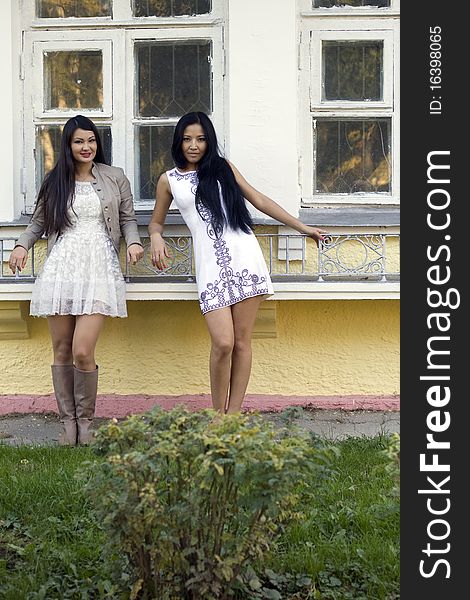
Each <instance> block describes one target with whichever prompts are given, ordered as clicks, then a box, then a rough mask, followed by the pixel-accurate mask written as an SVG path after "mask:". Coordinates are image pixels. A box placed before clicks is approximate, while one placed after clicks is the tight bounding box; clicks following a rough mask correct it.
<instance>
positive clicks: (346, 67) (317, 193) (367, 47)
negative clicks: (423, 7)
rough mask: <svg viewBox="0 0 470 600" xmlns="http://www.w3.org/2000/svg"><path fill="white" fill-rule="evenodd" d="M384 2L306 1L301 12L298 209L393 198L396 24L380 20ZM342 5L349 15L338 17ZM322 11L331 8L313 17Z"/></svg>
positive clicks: (391, 19)
mask: <svg viewBox="0 0 470 600" xmlns="http://www.w3.org/2000/svg"><path fill="white" fill-rule="evenodd" d="M392 4H394V3H393V2H392V3H391V2H378V1H377V0H376V1H375V2H360V1H358V2H338V1H337V2H333V1H332V2H318V1H316V0H314V1H313V4H311V5H310V6H311V8H309V10H308V11H305V12H303V13H302V17H303V19H302V31H301V56H300V67H301V74H302V76H301V94H300V96H301V114H302V124H303V125H302V132H303V133H302V156H301V159H300V167H301V186H302V201H303V205H304V206H312V205H314V204H318V203H322V204H324V203H333V204H335V203H356V204H357V203H361V204H397V203H398V201H399V191H398V184H399V178H398V156H397V155H398V150H397V149H398V109H397V107H398V78H397V68H396V65H397V64H398V20H397V19H396V16H397V15H396V12H392V11H390V15H389V16H388V17H384V14H385V13H384V9H385V8H390V9H396V7H395V6H392ZM345 6H349V7H351V9H350V10H348V13H351V12H352V14H353V15H355V17H357V18H354V19H352V18H344V12H343V11H344V8H340V7H345ZM365 6H367V7H369V8H367V9H365V8H364V7H365ZM325 7H326V8H328V9H329V11H330V9H331V11H334V9H335V7H338V10H336V11H334V12H331V17H325V16H324V15H325V14H327V13H326V11H324V12H323V13H322V15H323V17H322V18H321V19H318V18H315V16H316V14H317V12H318V11H317V9H319V8H325ZM356 7H357V13H355V12H354V10H355V9H356ZM374 8H375V10H374ZM379 9H380V10H379ZM364 10H368V11H369V12H368V13H367V18H364V17H362V16H361V15H363V14H364ZM329 11H328V13H329Z"/></svg>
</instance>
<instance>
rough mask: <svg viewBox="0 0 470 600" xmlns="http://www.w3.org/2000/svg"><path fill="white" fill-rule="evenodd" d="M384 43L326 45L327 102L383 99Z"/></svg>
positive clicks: (335, 42) (329, 43) (325, 85)
mask: <svg viewBox="0 0 470 600" xmlns="http://www.w3.org/2000/svg"><path fill="white" fill-rule="evenodd" d="M382 65H383V42H381V41H371V42H368V41H367V42H363V41H360V42H356V41H354V42H345V41H341V42H337V41H331V42H330V41H324V42H323V100H382V97H383V94H382V70H383V69H382Z"/></svg>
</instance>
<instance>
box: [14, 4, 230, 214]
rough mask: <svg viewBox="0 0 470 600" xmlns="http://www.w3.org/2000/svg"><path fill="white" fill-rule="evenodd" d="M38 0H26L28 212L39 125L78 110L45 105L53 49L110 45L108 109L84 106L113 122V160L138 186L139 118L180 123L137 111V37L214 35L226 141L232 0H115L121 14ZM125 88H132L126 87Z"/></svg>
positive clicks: (218, 108)
mask: <svg viewBox="0 0 470 600" xmlns="http://www.w3.org/2000/svg"><path fill="white" fill-rule="evenodd" d="M34 4H35V0H24V7H23V12H22V17H23V19H22V24H23V30H24V35H23V53H22V79H23V84H24V85H23V98H24V100H23V103H24V119H23V161H24V162H23V165H22V168H21V189H22V192H23V196H24V198H25V200H24V207H25V211H26V213H31V212H32V210H33V208H34V204H35V202H36V195H37V191H38V190H37V187H36V180H37V178H36V127H37V126H38V125H51V124H55V123H57V122H58V120H59V122H65V120H67V119H68V118H69V117H71V116H73V115H74V114H76V112H77V111H72V110H49V111H44V110H42V107H43V99H44V98H43V94H44V91H43V85H44V83H43V60H42V52H43V51H46V50H50V51H56V50H62V49H63V50H85V49H86V50H92V49H100V50H102V51H103V88H104V89H103V92H104V106H103V110H85V109H83V110H81V111H80V112H81V113H83V114H86V115H87V116H89V117H90V118H91V119H93V121H94V122H95V123H96V124H97V125H109V126H111V131H112V162H113V165H116V166H120V167H122V168H123V169H124V171H125V172H126V175H127V176H128V178H129V180H130V181H131V186H132V189H133V191H134V192H136V189H135V186H134V183H135V180H134V177H135V175H136V165H135V160H134V157H135V138H134V129H135V124H136V123H140V122H145V123H148V124H150V123H153V122H155V123H159V124H160V123H164V122H165V123H176V121H177V118H173V119H153V118H152V119H136V118H135V117H134V98H135V87H134V89H132V88H131V87H130V86H132V85H134V86H135V83H136V80H135V72H134V71H135V69H134V66H135V65H134V43H135V42H138V41H145V40H161V41H169V42H170V41H178V40H187V41H191V40H192V39H194V40H201V39H204V40H210V41H211V43H212V82H211V85H212V114H211V119H212V121H213V122H214V126H215V127H216V129H217V131H218V133H219V137H220V142H221V145H223V144H224V142H225V132H224V129H223V127H224V96H225V93H226V89H225V88H226V82H225V47H224V46H225V44H224V24H225V20H224V15H225V11H226V6H225V5H226V2H225V0H212V12H211V13H210V14H207V15H199V16H195V17H168V18H167V17H138V18H137V17H132V15H131V3H130V2H129V0H113V5H114V10H113V18H110V17H97V18H77V19H75V18H66V19H61V18H54V19H35V17H34V15H35V7H34ZM122 90H126V93H123V92H122ZM134 197H135V207H136V209H138V210H149V209H151V208H153V205H154V201H153V200H152V201H140V199H139V198H137V197H136V194H134Z"/></svg>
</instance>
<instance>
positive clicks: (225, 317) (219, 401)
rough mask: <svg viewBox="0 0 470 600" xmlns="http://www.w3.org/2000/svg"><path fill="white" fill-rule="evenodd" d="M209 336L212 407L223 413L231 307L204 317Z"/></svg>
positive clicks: (209, 313)
mask: <svg viewBox="0 0 470 600" xmlns="http://www.w3.org/2000/svg"><path fill="white" fill-rule="evenodd" d="M204 317H205V319H206V323H207V328H208V329H209V333H210V336H211V354H210V361H209V371H210V381H211V395H212V406H213V407H214V409H215V410H218V411H219V412H221V413H223V412H225V404H226V401H227V394H228V388H229V384H230V368H231V360H232V350H233V341H234V334H233V321H232V311H231V307H230V306H227V307H225V308H219V309H216V310H212V311H209V312H208V313H206V314H205V315H204Z"/></svg>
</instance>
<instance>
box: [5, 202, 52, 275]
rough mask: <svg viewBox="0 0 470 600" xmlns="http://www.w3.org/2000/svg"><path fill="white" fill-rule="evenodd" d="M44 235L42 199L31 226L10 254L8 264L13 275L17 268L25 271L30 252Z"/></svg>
mask: <svg viewBox="0 0 470 600" xmlns="http://www.w3.org/2000/svg"><path fill="white" fill-rule="evenodd" d="M43 233H44V200H43V199H41V200H39V201H38V203H37V204H36V208H35V209H34V212H33V216H32V217H31V221H30V222H29V225H28V226H27V227H26V229H25V230H24V231H23V233H22V234H21V235H20V237H19V238H18V241H17V242H16V244H15V247H14V249H13V250H12V252H11V254H10V258H9V260H8V264H9V266H10V269H11V270H12V272H13V273H16V269H17V268H18V269H19V270H20V271H22V270H23V269H24V267H25V266H26V262H27V260H28V251H29V250H30V249H31V248H32V247H33V246H34V244H35V243H36V242H37V241H38V239H39V238H40V237H41V236H42V234H43Z"/></svg>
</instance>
